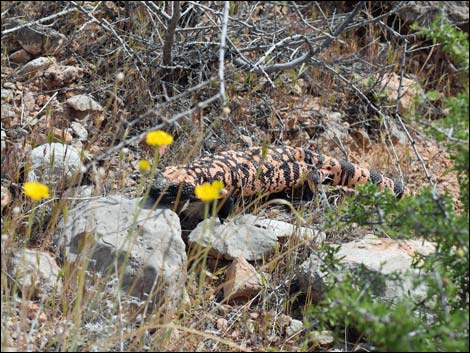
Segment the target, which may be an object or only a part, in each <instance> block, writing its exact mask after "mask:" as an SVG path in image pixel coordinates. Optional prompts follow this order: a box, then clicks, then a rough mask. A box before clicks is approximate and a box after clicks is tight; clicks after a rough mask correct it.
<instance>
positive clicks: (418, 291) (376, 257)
mask: <svg viewBox="0 0 470 353" xmlns="http://www.w3.org/2000/svg"><path fill="white" fill-rule="evenodd" d="M433 251H434V246H433V245H432V244H431V243H429V242H425V241H420V240H394V239H385V238H377V237H374V236H367V237H366V238H364V239H361V240H359V241H353V242H350V243H346V244H342V245H341V247H340V250H339V251H338V253H337V257H338V258H342V259H341V263H343V264H344V265H345V266H346V271H348V272H356V271H358V270H359V268H361V267H362V266H364V268H365V272H363V273H361V275H362V276H364V277H363V278H364V282H365V283H364V285H366V282H367V285H368V286H371V289H372V290H373V292H374V294H375V295H377V296H380V297H382V298H384V299H387V300H390V301H393V300H395V299H399V298H401V297H403V296H405V295H406V294H410V295H411V296H413V297H415V298H416V299H419V298H421V297H422V296H423V295H424V294H425V288H424V287H418V288H415V287H414V286H413V280H414V279H415V278H416V277H417V276H418V275H419V273H418V271H417V270H415V269H412V268H411V263H412V261H413V255H414V254H415V252H418V253H421V254H430V253H432V252H433ZM322 264H323V262H322V260H321V259H320V258H319V257H318V255H315V254H313V255H312V256H311V257H310V258H309V259H307V260H306V261H305V262H304V263H303V264H302V265H301V266H300V267H299V271H298V273H297V276H298V281H299V285H300V286H301V287H302V288H303V290H304V291H305V292H310V294H311V295H312V297H313V298H314V301H316V300H319V299H321V297H322V295H323V279H324V276H325V273H323V272H322V271H321V265H322ZM357 273H358V274H359V272H357ZM394 273H398V274H400V276H399V278H398V279H394V278H391V277H390V276H389V275H391V274H394ZM337 275H338V276H341V274H340V273H338V274H337Z"/></svg>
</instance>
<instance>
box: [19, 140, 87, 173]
mask: <svg viewBox="0 0 470 353" xmlns="http://www.w3.org/2000/svg"><path fill="white" fill-rule="evenodd" d="M31 167H32V170H31V171H30V172H29V173H28V181H35V180H43V181H45V182H57V181H58V180H60V179H61V178H62V177H64V178H65V181H69V180H71V179H72V177H73V176H74V175H75V174H76V173H78V172H80V170H81V167H82V163H81V161H80V152H79V151H77V150H76V149H75V148H74V147H72V146H69V145H64V144H62V143H51V144H43V145H40V146H38V147H36V148H35V149H33V150H32V152H31Z"/></svg>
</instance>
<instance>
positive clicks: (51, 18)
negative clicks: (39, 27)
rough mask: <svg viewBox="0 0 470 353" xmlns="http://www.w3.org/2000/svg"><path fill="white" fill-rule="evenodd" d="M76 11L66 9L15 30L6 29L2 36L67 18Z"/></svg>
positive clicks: (74, 9)
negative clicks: (66, 16)
mask: <svg viewBox="0 0 470 353" xmlns="http://www.w3.org/2000/svg"><path fill="white" fill-rule="evenodd" d="M74 11H77V9H76V8H71V9H65V10H62V11H60V12H57V13H55V14H53V15H50V16H47V17H44V18H41V19H39V20H36V21H32V22H28V23H24V24H22V25H20V26H17V27H14V28H9V29H6V30H4V31H2V36H3V35H6V34H8V33H13V32H16V31H18V30H20V29H22V28H25V27H29V26H32V25H35V24H40V23H43V22H47V21H50V20H54V19H56V18H58V17H61V16H65V15H67V14H69V13H71V12H74Z"/></svg>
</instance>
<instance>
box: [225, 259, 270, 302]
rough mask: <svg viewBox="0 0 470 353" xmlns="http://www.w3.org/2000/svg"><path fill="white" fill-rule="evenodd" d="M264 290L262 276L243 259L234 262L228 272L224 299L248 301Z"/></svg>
mask: <svg viewBox="0 0 470 353" xmlns="http://www.w3.org/2000/svg"><path fill="white" fill-rule="evenodd" d="M262 289H263V283H262V280H261V276H260V275H259V274H258V273H257V272H256V270H255V268H254V267H253V266H252V265H250V264H249V263H248V261H246V260H245V259H244V258H243V257H238V258H236V259H234V260H233V262H232V264H231V265H230V267H229V268H228V269H227V272H226V281H225V284H224V297H225V298H226V299H227V300H229V301H231V300H235V299H241V300H244V301H247V300H249V299H251V298H253V297H254V296H256V295H257V294H258V293H259V292H260V291H261V290H262Z"/></svg>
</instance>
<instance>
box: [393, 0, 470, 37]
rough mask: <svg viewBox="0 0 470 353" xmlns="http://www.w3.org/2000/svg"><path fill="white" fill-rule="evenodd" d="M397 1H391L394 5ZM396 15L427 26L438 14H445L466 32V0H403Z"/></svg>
mask: <svg viewBox="0 0 470 353" xmlns="http://www.w3.org/2000/svg"><path fill="white" fill-rule="evenodd" d="M398 3H399V2H398V1H391V2H390V4H391V6H396V5H397V4H398ZM401 3H402V6H401V7H400V9H399V10H398V16H399V17H400V18H401V19H402V20H403V21H404V22H407V23H409V24H411V23H414V22H418V23H419V24H420V25H421V26H428V25H429V24H430V23H431V22H432V21H433V20H434V19H435V18H436V15H438V14H443V15H445V16H446V17H447V18H448V19H449V20H450V21H451V22H452V23H454V24H456V25H459V26H460V27H461V28H462V29H463V30H465V31H466V32H468V17H469V16H468V15H469V6H468V1H403V2H401Z"/></svg>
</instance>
